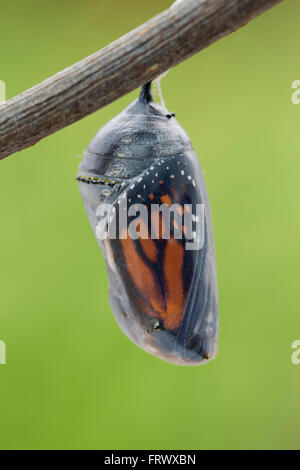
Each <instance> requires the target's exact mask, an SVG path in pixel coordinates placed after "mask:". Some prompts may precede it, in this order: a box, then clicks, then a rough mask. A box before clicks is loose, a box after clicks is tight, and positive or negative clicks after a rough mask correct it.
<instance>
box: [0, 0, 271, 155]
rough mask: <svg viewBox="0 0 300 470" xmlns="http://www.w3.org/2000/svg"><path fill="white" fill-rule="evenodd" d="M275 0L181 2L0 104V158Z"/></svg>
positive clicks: (133, 84)
mask: <svg viewBox="0 0 300 470" xmlns="http://www.w3.org/2000/svg"><path fill="white" fill-rule="evenodd" d="M279 1H280V0H185V1H183V2H179V3H178V4H177V5H174V6H173V7H172V8H169V9H168V10H166V11H164V12H163V13H161V14H160V15H158V16H156V17H154V18H152V19H151V20H150V21H148V22H147V23H145V24H143V25H142V26H140V27H139V28H137V29H135V30H134V31H131V32H130V33H128V34H126V35H125V36H123V37H121V38H120V39H118V40H117V41H115V42H113V43H112V44H110V45H109V46H107V47H105V48H104V49H102V50H100V51H98V52H96V53H95V54H93V55H91V56H89V57H86V58H85V59H83V60H82V61H80V62H78V63H76V64H74V65H72V66H71V67H68V68H67V69H65V70H63V71H62V72H60V73H57V74H56V75H54V76H53V77H51V78H48V79H47V80H45V81H44V82H42V83H40V84H39V85H36V86H35V87H33V88H31V89H29V90H27V91H25V92H23V93H21V94H20V95H18V96H16V97H15V98H13V99H11V100H9V101H7V102H6V103H5V104H2V105H0V159H1V158H5V157H7V156H8V155H10V154H12V153H14V152H17V151H18V150H22V149H25V148H26V147H29V146H31V145H33V144H35V143H37V142H38V141H39V140H41V139H43V138H44V137H47V136H48V135H50V134H52V133H54V132H56V131H58V130H59V129H62V128H64V127H66V126H68V125H70V124H72V123H73V122H76V121H78V120H79V119H82V118H83V117H85V116H87V115H88V114H91V113H93V112H94V111H97V110H98V109H100V108H102V107H103V106H106V105H107V104H109V103H111V102H112V101H114V100H116V99H118V98H120V97H121V96H123V95H125V94H126V93H128V92H130V91H132V90H134V89H135V88H137V87H139V86H141V85H142V84H144V83H146V82H148V81H150V80H153V79H154V78H156V77H157V76H158V75H160V74H161V73H163V72H165V71H166V70H168V69H169V68H171V67H173V66H174V65H176V64H178V63H180V62H182V61H183V60H185V59H187V58H188V57H190V56H191V55H193V54H195V53H196V52H198V51H200V50H201V49H203V48H205V47H207V46H208V45H210V44H212V43H213V42H215V41H217V39H219V38H221V37H223V36H225V35H227V34H229V33H231V32H233V31H235V30H236V29H238V28H240V27H241V26H243V25H244V24H245V23H247V22H248V21H249V20H250V19H252V18H254V17H256V16H257V15H259V14H260V13H262V12H263V11H264V10H266V9H267V8H270V7H272V6H273V5H275V4H276V3H278V2H279Z"/></svg>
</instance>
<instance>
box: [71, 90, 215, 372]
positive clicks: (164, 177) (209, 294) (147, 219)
mask: <svg viewBox="0 0 300 470" xmlns="http://www.w3.org/2000/svg"><path fill="white" fill-rule="evenodd" d="M77 180H78V182H79V187H80V192H81V195H82V198H83V202H84V206H85V209H86V212H87V215H88V218H89V221H90V223H91V225H92V228H93V230H94V232H95V234H96V237H97V239H98V243H99V245H100V248H101V250H102V252H103V254H104V257H105V259H106V265H107V271H108V276H109V285H110V304H111V308H112V310H113V313H114V315H115V318H116V320H117V322H118V324H119V326H120V327H121V329H122V330H123V331H124V332H125V334H126V335H127V336H128V337H129V338H130V339H131V340H132V341H133V342H135V343H136V344H137V345H138V346H140V347H141V348H143V349H144V350H146V351H148V352H149V353H151V354H153V355H155V356H157V357H159V358H161V359H164V360H165V361H167V362H172V363H175V364H181V365H197V364H200V363H203V362H207V360H209V359H212V358H213V357H214V356H215V355H216V352H217V336H218V295H217V282H216V266H215V250H214V241H213V232H212V225H211V217H210V209H209V203H208V198H207V193H206V189H205V184H204V181H203V176H202V171H201V168H200V165H199V162H198V158H197V156H196V154H195V152H194V150H193V148H192V145H191V142H190V140H189V138H188V136H187V134H186V133H185V131H184V130H183V129H182V127H181V126H180V125H179V124H178V122H177V121H176V120H175V118H174V114H173V113H170V112H168V111H167V110H166V109H164V108H163V107H162V106H159V105H158V104H156V103H154V102H153V99H152V95H151V83H147V84H146V85H144V86H143V87H142V90H141V93H140V96H139V98H138V99H137V100H135V101H134V102H133V103H132V104H130V105H129V106H128V107H127V108H126V109H125V110H124V111H123V112H121V113H120V114H119V115H118V116H116V117H115V118H114V119H112V120H111V121H110V122H108V123H107V124H106V125H105V126H104V127H103V128H102V129H100V131H99V132H98V133H97V134H96V136H95V137H94V139H93V140H92V141H91V143H90V144H89V146H88V148H87V150H86V152H85V155H84V158H83V161H82V163H81V165H80V171H79V174H78V175H77ZM199 207H200V208H202V209H203V210H202V211H201V210H198V209H199ZM153 208H154V209H153ZM167 209H169V213H168V210H167ZM166 213H168V214H167V215H168V217H169V219H168V220H166V219H165V216H166ZM137 214H138V215H139V216H138V217H137ZM167 229H168V230H167ZM199 233H200V235H199ZM200 239H202V241H201V240H200ZM188 241H190V242H191V243H190V245H189V249H188V248H187V246H188V243H187V242H188ZM193 242H194V244H193Z"/></svg>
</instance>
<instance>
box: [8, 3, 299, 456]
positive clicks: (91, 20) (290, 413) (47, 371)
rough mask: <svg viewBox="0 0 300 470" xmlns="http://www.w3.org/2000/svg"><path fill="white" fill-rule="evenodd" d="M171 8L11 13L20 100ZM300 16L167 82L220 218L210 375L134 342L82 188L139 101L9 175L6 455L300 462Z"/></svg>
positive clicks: (221, 45) (248, 33)
mask: <svg viewBox="0 0 300 470" xmlns="http://www.w3.org/2000/svg"><path fill="white" fill-rule="evenodd" d="M170 5H171V1H167V0H152V1H151V2H141V1H138V0H131V1H126V2H124V1H121V0H105V1H96V0H84V1H83V0H81V1H74V0H72V1H71V0H60V1H58V0H54V1H52V2H39V1H37V0H36V1H32V0H31V1H30V0H28V1H26V2H23V1H21V0H17V1H15V2H5V4H3V5H1V28H0V43H1V48H0V79H1V80H4V81H5V82H6V85H7V99H9V98H11V97H13V96H15V95H16V94H18V93H20V92H22V91H23V90H25V89H27V88H29V87H31V86H33V85H35V84H36V83H38V82H40V81H42V80H43V79H45V78H47V77H48V76H51V75H52V74H54V73H55V72H58V71H59V70H61V69H63V68H65V67H66V66H68V65H71V64H72V63H74V62H76V61H78V60H80V59H82V58H83V57H85V56H87V55H89V54H91V53H93V52H94V51H96V50H98V49H100V48H102V47H104V46H105V45H107V44H108V43H110V42H111V41H113V40H115V39H117V38H118V37H119V36H121V35H123V34H124V33H126V32H128V31H129V30H131V29H133V28H135V27H136V26H138V25H139V24H141V23H142V22H144V21H146V20H147V19H149V18H150V17H151V16H154V15H155V14H157V13H159V12H160V11H162V10H163V9H164V8H167V7H168V6H170ZM299 15H300V4H299V2H298V1H297V0H289V1H285V2H283V3H282V4H280V5H278V6H277V7H275V8H274V9H272V10H270V11H268V12H267V13H265V14H264V15H262V16H261V17H259V18H258V19H256V20H254V21H253V22H251V23H250V24H249V25H247V26H246V27H245V28H243V29H241V30H239V31H238V32H236V33H234V34H232V35H230V36H229V37H227V38H225V39H222V40H220V41H219V42H217V43H216V44H214V45H212V46H210V47H209V48H208V49H206V50H204V51H202V52H201V53H199V54H198V55H196V56H194V57H193V58H191V59H189V60H188V61H186V62H184V63H182V64H181V65H179V66H177V67H176V68H174V69H173V70H172V71H171V72H169V74H168V76H167V77H166V78H165V79H164V80H163V92H164V98H165V101H166V104H167V107H168V108H169V109H170V110H171V111H175V112H176V117H177V119H178V120H179V122H180V123H181V124H182V125H183V127H184V128H185V129H186V131H187V132H188V134H189V135H190V137H191V140H192V142H193V145H194V148H195V150H196V152H197V154H198V156H199V158H200V161H201V164H202V168H203V170H204V172H205V178H206V183H207V187H208V191H209V196H210V201H211V206H212V212H213V222H214V230H215V240H216V250H217V262H218V281H219V294H220V320H221V329H220V341H219V356H218V358H217V359H216V360H214V361H212V362H210V363H209V364H207V365H205V366H202V367H193V368H189V367H178V366H173V365H170V364H167V363H164V362H162V361H160V360H158V359H156V358H155V357H152V356H150V355H149V354H147V353H145V352H143V351H141V350H139V349H138V348H137V347H136V346H135V345H133V344H132V343H131V342H130V341H129V340H128V339H127V338H126V337H125V335H124V334H123V333H122V332H121V331H120V329H119V328H118V326H117V324H116V323H115V320H114V318H113V316H112V313H111V311H110V307H109V303H108V295H107V294H108V286H107V277H106V271H105V266H104V260H103V258H102V255H101V253H100V251H99V249H98V246H97V243H96V240H95V239H94V235H93V233H92V230H91V228H90V226H89V223H88V220H87V217H86V214H85V212H84V209H83V205H82V202H81V198H80V194H79V191H78V188H77V184H76V182H75V181H74V176H75V174H76V172H77V167H78V164H79V162H80V156H81V155H82V152H83V151H84V149H85V147H86V146H87V144H88V142H89V141H90V139H91V138H92V137H93V135H94V134H95V133H96V131H97V130H98V128H99V127H101V126H102V125H103V124H104V123H105V122H106V121H107V120H109V119H110V118H112V117H113V116H114V115H116V114H117V113H119V112H120V111H121V110H122V109H123V108H124V107H125V106H126V105H127V104H129V103H130V102H131V101H132V100H133V99H134V98H135V97H136V96H137V91H136V92H134V93H132V94H131V95H128V96H126V97H124V98H122V99H120V100H119V101H117V102H115V103H113V104H112V105H110V106H108V107H106V108H105V109H102V110H100V111H99V112H97V113H95V114H93V115H92V116H89V117H87V118H86V119H84V120H82V121H80V122H78V123H76V124H74V125H72V126H71V127H68V128H66V129H64V130H62V131H60V132H58V133H57V134H55V135H52V136H51V137H49V138H48V139H46V140H43V141H42V142H40V143H39V144H38V145H36V146H35V147H32V148H30V149H28V150H25V151H23V152H22V153H20V154H17V155H14V156H11V157H9V158H8V159H5V160H4V161H2V162H1V163H0V165H1V172H0V188H1V189H0V191H1V197H0V211H1V232H0V237H1V239H0V253H1V255H0V256H1V268H2V269H1V279H0V285H1V303H0V309H1V310H0V340H3V341H5V342H6V345H7V365H2V366H1V365H0V447H1V448H2V449H11V448H12V449H49V448H50V449H91V448H95V449H154V450H158V449H216V448H221V449H230V448H231V449H232V448H233V449H240V448H244V449H248V448H257V449H261V448H271V449H278V448H284V449H287V448H299V447H300V446H299V417H300V403H299V391H300V365H299V366H296V365H293V364H292V363H291V354H292V349H291V343H292V341H294V340H295V339H299V338H300V314H299V313H300V312H299V262H300V247H299V243H298V241H299V230H300V217H299V216H300V211H299V193H300V188H299V172H300V158H299V134H298V132H299V120H300V105H299V106H297V105H293V104H292V102H291V94H292V89H291V83H292V81H293V80H296V79H300V64H299V40H300V31H299ZM124 79H126V77H124Z"/></svg>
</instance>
